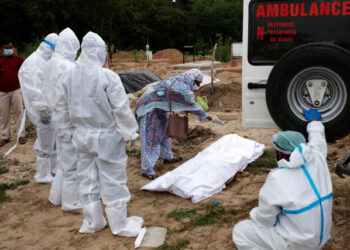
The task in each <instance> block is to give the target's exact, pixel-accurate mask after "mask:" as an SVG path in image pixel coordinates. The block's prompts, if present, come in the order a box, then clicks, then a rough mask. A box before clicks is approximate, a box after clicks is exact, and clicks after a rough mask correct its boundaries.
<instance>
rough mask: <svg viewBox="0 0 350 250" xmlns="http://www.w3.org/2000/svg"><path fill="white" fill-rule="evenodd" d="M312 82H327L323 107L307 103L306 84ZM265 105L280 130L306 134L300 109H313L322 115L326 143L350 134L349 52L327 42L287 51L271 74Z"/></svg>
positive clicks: (304, 121)
mask: <svg viewBox="0 0 350 250" xmlns="http://www.w3.org/2000/svg"><path fill="white" fill-rule="evenodd" d="M303 74H304V75H303ZM312 79H326V80H327V83H328V85H327V88H329V89H327V91H328V92H327V93H328V94H327V95H328V96H326V95H325V97H327V98H328V99H327V102H325V103H324V106H320V107H315V106H314V105H313V104H312V103H310V101H309V102H307V96H308V95H307V93H308V92H307V90H305V88H306V87H305V86H306V81H307V80H312ZM298 80H299V82H298ZM303 88H304V89H303ZM305 92H307V93H306V94H305ZM303 95H304V96H303ZM309 98H310V99H311V97H309ZM323 100H325V99H323ZM266 102H267V107H268V110H269V112H270V115H271V117H272V119H273V120H274V121H275V123H276V124H277V125H278V126H279V127H280V128H281V129H282V130H296V131H300V132H302V133H303V134H304V135H307V134H306V125H307V122H306V120H305V118H304V116H303V113H302V109H303V108H306V109H310V108H316V109H318V110H319V111H320V113H321V114H322V122H323V124H324V126H325V128H326V137H327V141H334V140H337V139H340V138H343V137H345V136H346V135H348V134H349V133H350V52H349V51H348V50H346V49H343V48H341V47H339V46H336V45H332V44H326V43H309V44H305V45H301V46H299V47H296V48H294V49H292V50H290V51H289V52H287V53H286V54H285V55H283V56H282V57H281V58H280V60H279V61H278V62H277V64H276V65H275V66H274V68H273V69H272V71H271V73H270V76H269V78H268V82H267V88H266ZM322 105H323V104H322Z"/></svg>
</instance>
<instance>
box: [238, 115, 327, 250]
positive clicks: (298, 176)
mask: <svg viewBox="0 0 350 250" xmlns="http://www.w3.org/2000/svg"><path fill="white" fill-rule="evenodd" d="M304 115H305V117H306V119H307V121H308V122H309V123H308V125H307V132H308V134H309V142H308V143H307V144H305V138H304V136H303V135H302V134H300V133H298V132H295V131H285V132H279V133H277V134H275V135H274V136H273V137H272V142H273V145H274V148H275V149H276V156H277V159H278V168H277V169H273V170H272V171H271V172H270V174H269V175H268V177H267V179H266V182H265V184H264V185H263V187H262V188H261V190H260V193H259V206H258V207H256V208H254V209H252V210H251V212H250V218H251V220H244V221H241V222H239V223H238V224H237V225H235V227H234V228H233V241H234V243H235V244H236V246H237V248H238V249H276V250H277V249H278V250H283V249H303V250H305V249H320V248H321V247H322V246H323V245H324V244H325V243H326V242H327V241H328V240H329V238H330V231H331V227H332V196H333V192H332V183H331V178H330V174H329V170H328V166H327V162H326V157H327V143H326V139H325V132H324V126H323V124H322V123H321V115H320V113H319V112H318V111H317V110H315V109H311V110H309V111H306V110H304Z"/></svg>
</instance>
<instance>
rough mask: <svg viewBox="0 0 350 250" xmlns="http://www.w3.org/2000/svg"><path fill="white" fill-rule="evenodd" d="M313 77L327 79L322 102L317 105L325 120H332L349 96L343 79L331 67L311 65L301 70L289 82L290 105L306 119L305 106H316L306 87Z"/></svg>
mask: <svg viewBox="0 0 350 250" xmlns="http://www.w3.org/2000/svg"><path fill="white" fill-rule="evenodd" d="M313 79H322V80H325V81H327V89H326V92H325V95H324V97H323V100H322V104H321V106H320V107H317V110H318V111H319V112H320V113H321V114H322V121H323V122H327V121H331V120H333V119H334V118H335V117H337V116H338V115H339V114H340V113H341V111H342V110H343V108H344V106H345V104H346V101H347V98H348V97H347V91H346V85H345V83H344V81H343V79H342V78H341V77H340V76H339V75H338V74H337V73H336V72H334V71H333V70H331V69H329V68H325V67H311V68H307V69H304V70H303V71H300V72H299V73H298V74H297V75H296V76H295V77H294V78H293V79H292V81H291V82H290V84H289V87H288V90H287V99H288V105H289V107H290V109H291V110H292V112H293V113H294V114H295V115H296V116H297V117H298V118H299V119H301V120H303V121H306V119H305V117H304V115H303V108H305V109H311V108H316V107H315V106H314V105H313V104H312V100H311V97H310V94H309V92H308V90H307V87H306V82H307V81H309V80H313ZM308 94H309V96H308Z"/></svg>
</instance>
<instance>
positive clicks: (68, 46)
mask: <svg viewBox="0 0 350 250" xmlns="http://www.w3.org/2000/svg"><path fill="white" fill-rule="evenodd" d="M79 48H80V43H79V39H78V38H77V36H76V35H75V34H74V32H73V31H72V30H71V29H70V28H65V29H64V30H62V31H61V33H59V34H58V40H57V44H56V49H55V53H58V54H59V55H62V56H63V57H64V58H66V59H68V60H71V61H73V60H75V58H76V56H77V52H78V50H79Z"/></svg>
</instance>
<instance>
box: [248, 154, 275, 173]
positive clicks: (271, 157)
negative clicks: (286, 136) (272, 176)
mask: <svg viewBox="0 0 350 250" xmlns="http://www.w3.org/2000/svg"><path fill="white" fill-rule="evenodd" d="M276 167H277V162H276V153H275V150H274V149H265V151H264V154H263V155H262V156H261V157H259V158H258V159H256V160H255V161H253V162H252V163H250V164H249V165H248V167H247V168H246V169H245V171H248V172H249V173H250V174H254V175H259V174H264V173H268V172H270V170H271V169H272V168H276Z"/></svg>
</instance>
